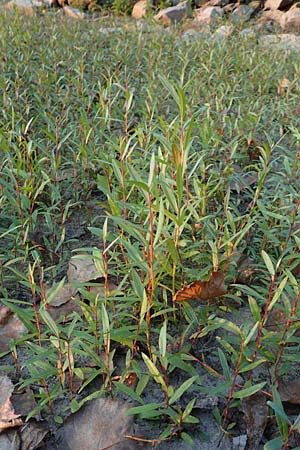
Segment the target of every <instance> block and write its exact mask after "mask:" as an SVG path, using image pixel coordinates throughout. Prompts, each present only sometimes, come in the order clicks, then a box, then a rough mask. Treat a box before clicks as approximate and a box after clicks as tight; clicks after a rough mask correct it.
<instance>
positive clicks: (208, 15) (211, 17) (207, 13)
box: [195, 6, 224, 23]
mask: <svg viewBox="0 0 300 450" xmlns="http://www.w3.org/2000/svg"><path fill="white" fill-rule="evenodd" d="M223 15H224V11H223V9H222V8H220V7H219V6H207V7H206V8H200V9H196V11H195V22H198V23H201V22H207V23H211V22H213V21H216V20H218V19H220V18H221V17H222V16H223Z"/></svg>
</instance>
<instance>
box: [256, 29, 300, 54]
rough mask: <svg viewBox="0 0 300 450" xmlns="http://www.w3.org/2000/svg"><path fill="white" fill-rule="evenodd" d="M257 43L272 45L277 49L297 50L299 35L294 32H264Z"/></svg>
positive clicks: (299, 48) (299, 47)
mask: <svg viewBox="0 0 300 450" xmlns="http://www.w3.org/2000/svg"><path fill="white" fill-rule="evenodd" d="M259 44H260V45H261V46H264V47H269V46H272V47H273V48H277V49H279V50H285V51H299V50H300V36H297V35H295V34H287V33H285V34H277V35H275V34H266V35H264V36H261V37H260V38H259Z"/></svg>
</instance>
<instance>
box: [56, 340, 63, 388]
mask: <svg viewBox="0 0 300 450" xmlns="http://www.w3.org/2000/svg"><path fill="white" fill-rule="evenodd" d="M57 345H58V378H59V384H60V385H61V387H63V375H64V374H63V370H62V369H63V358H62V350H61V343H60V335H58V336H57Z"/></svg>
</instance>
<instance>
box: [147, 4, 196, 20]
mask: <svg viewBox="0 0 300 450" xmlns="http://www.w3.org/2000/svg"><path fill="white" fill-rule="evenodd" d="M188 17H193V12H192V7H191V5H190V3H189V1H185V2H181V3H178V5H177V6H170V8H166V9H162V10H161V11H159V13H158V14H156V16H154V19H155V20H157V21H158V22H160V23H162V24H163V25H171V24H174V23H179V22H182V20H184V19H186V18H188Z"/></svg>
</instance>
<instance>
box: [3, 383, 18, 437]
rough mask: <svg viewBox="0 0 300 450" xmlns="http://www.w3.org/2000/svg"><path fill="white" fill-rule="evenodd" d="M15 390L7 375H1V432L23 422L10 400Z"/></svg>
mask: <svg viewBox="0 0 300 450" xmlns="http://www.w3.org/2000/svg"><path fill="white" fill-rule="evenodd" d="M13 390H14V387H13V384H12V382H11V381H10V379H9V378H8V377H7V376H3V377H0V432H1V431H3V430H5V429H7V428H12V427H17V426H20V425H22V424H23V422H22V419H20V414H16V413H15V411H14V408H13V405H12V403H11V401H10V397H11V394H12V392H13Z"/></svg>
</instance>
